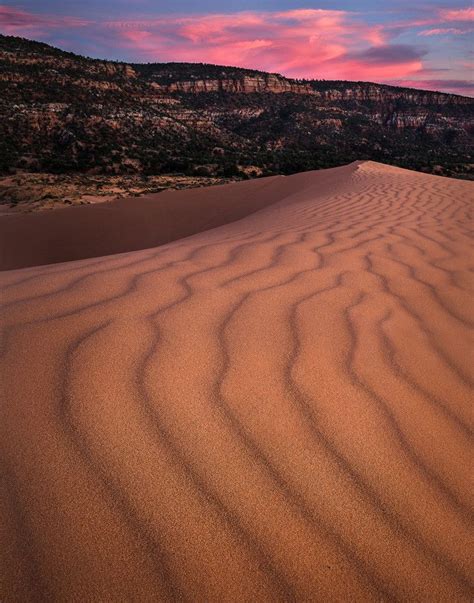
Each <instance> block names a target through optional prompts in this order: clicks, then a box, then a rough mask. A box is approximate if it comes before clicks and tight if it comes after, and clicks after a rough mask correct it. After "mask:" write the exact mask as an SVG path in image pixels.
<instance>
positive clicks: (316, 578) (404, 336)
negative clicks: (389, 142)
mask: <svg viewBox="0 0 474 603" xmlns="http://www.w3.org/2000/svg"><path fill="white" fill-rule="evenodd" d="M473 190H474V186H473V184H472V183H469V182H464V181H459V180H450V179H447V178H441V177H436V176H430V175H425V174H420V173H415V172H410V171H406V170H402V169H399V168H393V167H388V166H384V165H381V164H377V163H372V162H359V163H356V164H351V165H349V166H346V167H342V168H336V169H334V170H325V171H322V172H308V173H303V174H297V175H294V176H290V177H285V178H284V177H275V178H269V179H262V180H256V181H249V182H244V183H238V184H230V185H225V186H224V187H213V188H211V189H199V190H190V191H180V192H174V193H162V194H160V195H159V196H157V197H149V198H147V199H145V200H140V199H133V200H129V201H123V200H122V201H120V202H116V203H113V204H108V203H106V204H101V205H100V206H99V205H97V206H91V207H80V208H72V209H65V210H57V211H54V212H49V213H39V214H30V215H24V216H21V215H18V216H4V217H3V218H2V220H1V221H0V239H2V241H3V243H2V256H1V261H2V267H3V268H4V269H6V268H20V267H24V266H30V267H29V268H23V269H16V270H9V271H7V270H5V271H4V272H3V273H2V274H1V275H0V282H1V285H2V298H1V301H2V304H3V311H2V312H3V314H2V327H3V336H2V340H1V343H2V355H3V357H2V374H1V376H0V383H1V387H2V395H3V402H2V405H1V407H0V408H1V417H0V454H1V471H0V484H1V486H0V541H1V542H2V546H1V547H0V600H2V601H19V600H28V599H30V598H31V599H33V598H36V599H40V600H44V601H53V600H54V601H71V600H74V601H76V600H77V601H124V600H135V601H155V600H163V601H170V600H189V601H294V600H297V601H381V600H383V601H392V600H398V601H430V602H431V601H466V602H467V601H471V600H472V596H473V589H472V579H471V578H472V575H473V573H472V570H473V568H472V565H473V561H472V554H471V546H470V545H471V544H472V540H471V539H470V537H471V535H472V531H471V529H472V503H473V500H472V492H473V489H472V483H471V484H469V476H472V471H471V469H472V465H471V462H472V454H471V452H472V448H471V447H470V446H471V443H472V421H471V420H472V407H471V405H470V396H471V395H472V392H471V389H470V385H471V376H472V375H471V367H472V350H473V348H472V341H471V340H470V338H469V333H470V328H471V327H472V322H473V312H472V287H473V284H474V283H473V278H472V272H471V269H472V255H471V253H470V247H469V238H468V229H467V225H468V210H469V207H470V203H471V202H472V195H473ZM175 200H176V205H173V203H172V202H174V201H175ZM160 204H161V205H160ZM14 220H16V222H14ZM48 220H49V221H48ZM71 224H74V225H75V228H72V227H71V226H70V225H71ZM171 225H173V227H172V226H171ZM15 233H16V234H15ZM74 233H76V234H74ZM188 235H192V236H188ZM186 236H187V238H183V237H186ZM173 240H174V241H173ZM118 252H123V253H120V255H105V254H116V253H118ZM99 256H102V257H99ZM78 258H87V259H81V260H79V261H73V262H72V261H71V262H68V261H67V260H74V259H75V260H78ZM48 262H62V263H57V264H52V265H47V266H45V265H41V264H46V263H48ZM31 266H33V267H31Z"/></svg>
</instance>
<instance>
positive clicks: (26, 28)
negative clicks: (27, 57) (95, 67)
mask: <svg viewBox="0 0 474 603" xmlns="http://www.w3.org/2000/svg"><path fill="white" fill-rule="evenodd" d="M89 24H90V22H89V21H87V20H85V19H79V18H77V17H67V16H66V17H58V16H49V15H35V14H33V13H29V12H26V11H24V10H20V9H17V8H12V7H10V6H4V5H0V29H1V31H2V33H4V34H10V35H20V36H21V35H28V34H29V35H41V34H43V33H47V32H49V31H50V30H52V29H58V28H65V27H68V28H69V27H71V28H74V27H84V26H86V25H89Z"/></svg>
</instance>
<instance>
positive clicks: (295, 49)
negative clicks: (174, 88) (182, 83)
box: [106, 9, 422, 79]
mask: <svg viewBox="0 0 474 603" xmlns="http://www.w3.org/2000/svg"><path fill="white" fill-rule="evenodd" d="M106 27H107V28H108V29H110V30H111V31H113V32H115V34H116V35H117V36H118V37H119V38H120V42H119V44H120V45H123V46H125V47H127V48H129V49H130V51H131V52H133V53H134V54H136V53H138V54H139V55H140V56H141V57H142V60H160V61H197V60H198V61H202V62H209V63H220V64H222V63H225V64H228V65H237V66H241V67H249V68H257V69H261V70H265V71H276V72H279V73H283V74H285V75H288V76H291V77H306V78H310V77H315V78H328V79H329V78H331V77H332V78H344V79H346V78H354V77H358V78H359V79H384V78H386V77H395V76H399V77H406V76H408V75H410V74H413V73H415V72H417V71H419V70H420V69H421V67H422V64H421V60H420V57H419V56H418V55H417V54H416V53H415V56H413V53H412V54H410V55H409V56H405V55H406V53H403V52H401V51H402V50H404V48H405V47H404V48H401V47H394V49H393V50H394V52H395V54H397V57H396V58H397V60H394V58H393V56H388V54H387V52H386V51H385V55H384V54H383V53H380V54H379V56H378V57H374V56H370V55H367V57H364V56H357V57H356V51H358V50H360V49H364V48H365V49H368V50H370V48H371V47H373V48H380V49H381V50H384V49H385V50H386V49H387V45H386V43H387V41H388V37H387V35H386V33H385V32H384V30H383V28H382V27H381V26H378V25H376V26H373V25H367V24H365V23H363V22H362V21H360V20H359V19H356V18H355V16H354V14H353V13H349V12H347V11H342V10H322V9H298V10H288V11H278V12H271V11H267V12H257V11H245V12H240V13H234V14H230V15H229V14H212V15H201V16H192V17H163V18H161V19H152V20H147V21H144V20H136V21H135V20H131V21H129V22H127V23H124V22H114V21H110V22H108V23H107V24H106Z"/></svg>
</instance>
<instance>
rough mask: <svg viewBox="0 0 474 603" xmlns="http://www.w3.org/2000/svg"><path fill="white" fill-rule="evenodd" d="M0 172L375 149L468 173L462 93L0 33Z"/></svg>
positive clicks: (231, 164)
mask: <svg viewBox="0 0 474 603" xmlns="http://www.w3.org/2000/svg"><path fill="white" fill-rule="evenodd" d="M0 117H1V119H0V172H1V171H3V172H11V171H15V170H19V169H29V170H32V169H33V170H38V171H56V172H62V171H77V170H82V171H84V170H86V171H87V170H95V171H102V172H106V173H117V172H118V173H128V172H131V171H132V172H138V173H140V172H141V173H146V174H159V173H169V172H180V173H183V172H184V173H187V174H188V173H189V174H194V173H199V174H200V175H204V176H208V175H209V176H235V175H238V174H247V175H252V174H262V173H291V172H293V171H302V170H305V169H315V168H319V167H330V166H332V165H338V164H341V163H347V162H349V161H351V160H354V159H374V160H376V161H383V162H386V163H394V164H396V165H401V166H403V167H410V168H413V169H422V170H425V171H435V172H436V173H444V174H446V175H451V176H456V175H459V176H462V177H468V176H469V174H470V171H471V165H472V164H473V163H474V162H473V160H472V142H471V141H472V134H473V133H474V100H473V99H471V98H467V97H462V96H457V95H452V94H442V93H438V92H428V91H421V90H414V89H408V88H397V87H393V86H384V85H379V84H373V83H367V82H345V81H320V80H315V81H306V80H291V79H288V78H285V77H283V76H281V75H278V74H271V73H263V72H259V71H253V70H249V69H240V68H235V67H222V66H218V65H202V64H189V63H188V64H186V63H168V64H159V63H158V64H147V65H141V64H130V65H129V64H125V63H116V62H109V61H102V60H93V59H87V58H84V57H80V56H76V55H74V54H71V53H67V52H63V51H61V50H58V49H55V48H52V47H50V46H48V45H46V44H40V43H37V42H32V41H29V40H25V39H21V38H12V37H6V36H0Z"/></svg>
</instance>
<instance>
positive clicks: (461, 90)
mask: <svg viewBox="0 0 474 603" xmlns="http://www.w3.org/2000/svg"><path fill="white" fill-rule="evenodd" d="M390 83H391V84H393V85H394V86H404V87H407V88H419V89H421V90H437V91H439V92H451V93H453V94H461V95H463V96H466V95H467V96H474V84H473V83H472V82H467V81H465V80H436V79H394V80H392V81H391V82H390Z"/></svg>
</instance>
